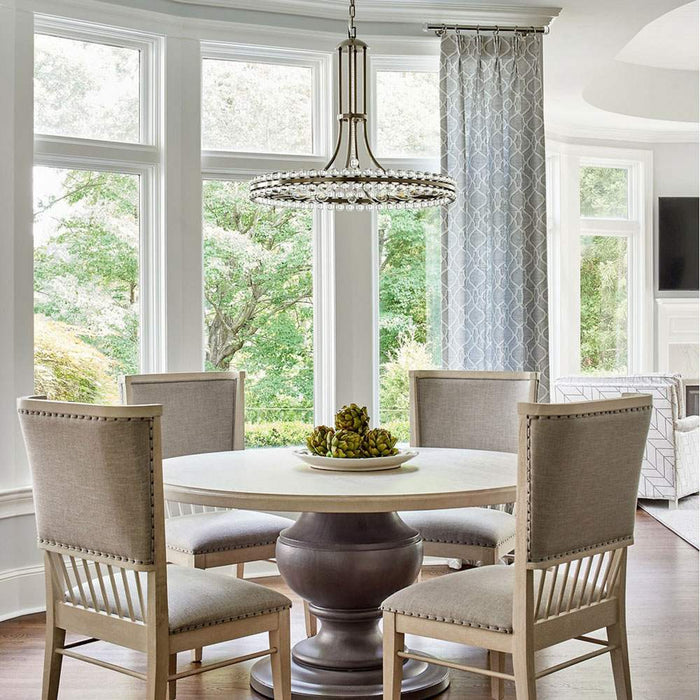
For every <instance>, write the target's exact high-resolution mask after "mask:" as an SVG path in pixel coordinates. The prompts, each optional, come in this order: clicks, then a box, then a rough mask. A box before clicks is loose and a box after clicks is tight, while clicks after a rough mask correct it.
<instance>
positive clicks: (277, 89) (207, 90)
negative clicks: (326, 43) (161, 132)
mask: <svg viewBox="0 0 700 700" xmlns="http://www.w3.org/2000/svg"><path fill="white" fill-rule="evenodd" d="M313 93H314V72H313V70H312V68H310V67H307V66H293V65H275V64H271V63H252V62H251V63H246V62H242V61H227V60H223V61H222V60H213V59H204V60H203V61H202V148H205V149H211V150H223V151H243V152H250V153H264V152H266V153H291V154H300V155H304V154H312V153H313Z"/></svg>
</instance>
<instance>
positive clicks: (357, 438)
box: [328, 430, 362, 458]
mask: <svg viewBox="0 0 700 700" xmlns="http://www.w3.org/2000/svg"><path fill="white" fill-rule="evenodd" d="M328 457H341V458H343V457H345V458H352V457H362V435H360V433H356V432H353V431H352V430H336V431H335V433H334V434H333V435H332V436H330V437H329V439H328Z"/></svg>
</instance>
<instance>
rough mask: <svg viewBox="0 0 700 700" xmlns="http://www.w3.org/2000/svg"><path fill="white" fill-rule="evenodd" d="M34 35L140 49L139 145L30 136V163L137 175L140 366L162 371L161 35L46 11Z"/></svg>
mask: <svg viewBox="0 0 700 700" xmlns="http://www.w3.org/2000/svg"><path fill="white" fill-rule="evenodd" d="M33 33H34V35H36V34H48V35H50V36H56V37H61V38H66V39H74V40H79V41H86V42H89V43H104V44H108V45H111V46H124V47H126V48H137V49H138V50H139V51H140V52H141V53H140V61H139V64H140V88H139V91H140V100H139V105H140V115H139V124H140V130H141V137H142V139H143V141H144V143H127V142H121V141H105V140H103V139H87V138H79V137H71V136H57V135H51V134H42V133H38V132H37V133H35V134H34V161H33V164H34V166H43V167H50V168H57V169H66V170H90V171H98V172H113V173H124V174H131V175H138V176H139V185H140V186H139V367H140V371H141V372H159V371H164V369H165V366H166V361H165V241H164V225H163V202H162V199H163V198H162V194H161V190H162V169H163V168H162V152H163V148H162V139H163V126H162V95H161V89H162V85H161V83H162V60H163V38H162V37H160V36H158V35H155V34H150V33H148V32H140V31H139V32H136V31H132V30H126V29H121V28H117V27H108V26H105V25H101V24H95V23H92V22H84V21H77V20H69V19H66V18H61V17H51V16H47V15H39V14H37V15H35V16H34V32H33Z"/></svg>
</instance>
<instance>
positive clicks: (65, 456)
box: [17, 397, 164, 570]
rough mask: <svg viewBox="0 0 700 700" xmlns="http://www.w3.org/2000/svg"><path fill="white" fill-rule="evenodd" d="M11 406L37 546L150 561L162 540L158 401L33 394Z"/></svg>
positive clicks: (138, 563) (109, 559)
mask: <svg viewBox="0 0 700 700" xmlns="http://www.w3.org/2000/svg"><path fill="white" fill-rule="evenodd" d="M17 406H18V413H19V420H20V424H21V427H22V433H23V435H24V441H25V444H26V448H27V455H28V458H29V464H30V467H31V471H32V481H33V489H34V502H35V508H36V521H37V535H38V539H39V546H40V547H42V548H43V549H48V550H51V551H54V552H59V553H62V554H67V555H76V556H79V557H88V558H90V559H92V560H97V561H104V562H106V563H108V564H112V563H113V564H117V565H120V564H126V565H130V566H133V568H142V569H146V570H148V569H150V568H152V567H155V565H156V560H157V558H158V557H157V547H158V546H159V543H160V546H161V547H163V540H164V534H163V532H162V530H163V527H164V526H163V508H162V505H160V506H159V504H160V503H162V499H163V495H162V494H163V490H162V471H161V469H162V467H161V456H160V415H161V407H160V406H93V405H86V404H77V403H68V402H59V401H46V400H44V399H38V398H34V397H29V398H22V399H19V400H18V402H17ZM162 556H163V557H164V549H163V553H162Z"/></svg>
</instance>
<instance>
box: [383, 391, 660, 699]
mask: <svg viewBox="0 0 700 700" xmlns="http://www.w3.org/2000/svg"><path fill="white" fill-rule="evenodd" d="M651 405H652V404H651V397H649V396H637V397H634V398H622V399H611V400H608V401H593V402H589V403H576V404H570V403H569V404H527V403H523V404H520V405H519V407H518V410H519V413H520V447H519V458H518V497H517V508H518V510H517V513H518V516H517V517H518V526H517V536H516V546H515V564H514V565H513V566H485V567H481V568H478V569H471V570H469V571H464V572H459V573H454V574H449V575H447V576H441V577H439V578H437V579H433V580H431V581H426V582H425V583H418V584H414V585H413V586H410V587H408V588H405V589H403V590H402V591H399V592H398V593H395V594H394V595H393V596H391V597H390V598H388V599H387V600H385V601H384V603H383V605H382V609H383V611H384V700H397V699H398V698H399V696H400V687H401V682H400V681H401V668H402V663H403V659H405V658H420V655H418V654H413V653H410V652H406V651H404V635H406V634H417V635H421V636H424V637H430V638H432V639H442V640H448V641H453V642H458V643H462V644H468V645H470V646H480V647H483V648H486V649H488V650H489V660H490V662H489V668H488V669H486V668H475V667H472V666H463V665H460V664H454V663H451V662H446V661H442V660H440V661H438V662H437V663H438V664H440V665H443V666H447V667H451V668H455V669H459V670H463V671H470V672H474V673H479V674H483V675H486V676H490V677H491V691H492V692H491V695H492V697H493V698H496V699H498V698H502V697H503V681H504V680H514V681H515V689H516V697H517V699H518V700H535V698H536V697H537V694H536V684H535V682H536V680H537V679H538V678H542V677H543V676H546V675H548V674H550V673H553V672H555V671H559V670H561V669H564V668H568V667H569V666H572V665H574V664H576V663H579V662H582V661H586V660H588V659H591V658H593V657H595V656H599V655H601V654H605V653H610V656H611V659H612V668H613V675H614V680H615V690H616V693H617V698H618V700H631V698H632V688H631V685H630V670H629V660H628V656H627V632H626V627H625V587H626V564H627V548H628V547H629V546H630V545H631V544H632V543H633V535H634V518H635V508H636V504H637V485H638V482H639V475H640V471H641V464H642V456H643V454H644V446H645V442H646V436H647V431H648V429H649V419H650V416H651ZM603 627H605V628H606V630H607V639H598V638H597V637H591V636H589V635H590V633H591V632H592V631H594V630H597V629H601V628H603ZM569 639H578V640H580V641H583V642H588V643H590V644H592V645H594V646H597V647H598V648H597V649H595V650H594V651H591V652H589V653H587V654H583V655H582V656H579V657H576V658H574V659H571V660H569V661H565V662H563V663H560V664H557V665H555V666H552V667H550V668H546V669H542V670H540V671H537V670H536V669H535V652H536V651H538V650H540V649H544V648H546V647H550V646H553V645H555V644H559V643H560V642H564V641H566V640H569ZM505 654H512V657H513V673H512V674H509V673H506V671H505ZM425 660H427V661H430V663H436V661H435V660H433V659H425Z"/></svg>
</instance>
